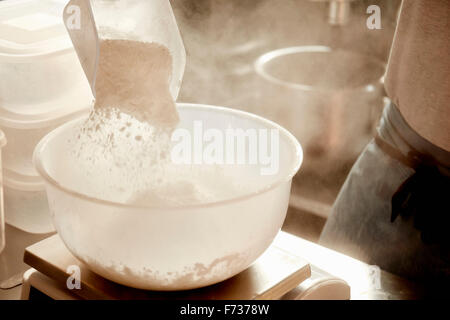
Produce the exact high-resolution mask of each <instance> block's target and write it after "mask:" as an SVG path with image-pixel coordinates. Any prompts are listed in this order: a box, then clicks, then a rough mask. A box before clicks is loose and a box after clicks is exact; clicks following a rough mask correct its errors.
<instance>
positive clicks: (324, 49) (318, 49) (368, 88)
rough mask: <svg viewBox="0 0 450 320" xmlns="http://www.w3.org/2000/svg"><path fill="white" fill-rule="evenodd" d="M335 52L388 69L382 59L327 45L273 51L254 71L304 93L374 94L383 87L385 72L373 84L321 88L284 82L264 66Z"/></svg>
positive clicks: (262, 58) (259, 59)
mask: <svg viewBox="0 0 450 320" xmlns="http://www.w3.org/2000/svg"><path fill="white" fill-rule="evenodd" d="M333 52H344V53H345V54H349V55H353V56H360V57H366V58H367V59H369V60H370V61H372V62H373V63H374V64H378V65H380V67H383V68H384V69H386V64H385V63H384V62H383V61H381V60H380V59H378V58H376V57H374V56H370V55H367V54H363V53H360V52H357V51H350V50H344V49H339V48H337V49H334V48H332V47H329V46H326V45H305V46H294V47H286V48H281V49H276V50H272V51H269V52H266V53H264V54H263V55H261V56H259V57H258V58H257V59H256V61H255V62H254V65H253V67H254V70H255V71H256V73H257V74H258V75H259V76H260V77H262V78H263V79H265V80H267V81H269V82H272V83H275V84H278V85H281V86H285V87H287V88H290V89H297V90H303V91H308V92H311V91H317V92H324V93H326V92H335V91H339V92H345V91H346V92H348V91H360V90H361V91H365V92H372V91H375V90H376V87H375V85H381V84H383V83H384V75H385V72H384V73H383V74H382V75H381V76H380V77H378V78H377V79H374V81H373V82H370V83H367V84H362V85H358V86H348V87H344V88H326V87H320V86H314V85H307V84H301V83H296V82H290V81H286V80H283V79H281V78H278V77H275V76H273V75H272V74H270V73H269V72H267V71H266V69H265V68H264V66H265V65H266V64H267V63H268V62H270V61H273V60H275V59H277V58H280V57H284V56H288V55H293V54H298V53H333Z"/></svg>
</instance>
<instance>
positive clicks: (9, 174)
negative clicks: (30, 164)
mask: <svg viewBox="0 0 450 320" xmlns="http://www.w3.org/2000/svg"><path fill="white" fill-rule="evenodd" d="M3 183H4V185H5V186H7V187H9V188H12V189H15V190H21V191H41V190H44V189H45V186H44V181H43V180H42V178H41V177H40V176H26V175H21V174H19V173H16V172H13V171H11V170H8V169H6V168H3Z"/></svg>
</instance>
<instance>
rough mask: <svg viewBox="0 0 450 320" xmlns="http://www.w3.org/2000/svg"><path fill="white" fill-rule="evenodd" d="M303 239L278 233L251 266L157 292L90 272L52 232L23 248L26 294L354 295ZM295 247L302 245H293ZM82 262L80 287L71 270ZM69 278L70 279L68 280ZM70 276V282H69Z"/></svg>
mask: <svg viewBox="0 0 450 320" xmlns="http://www.w3.org/2000/svg"><path fill="white" fill-rule="evenodd" d="M295 241H304V240H302V239H300V238H297V237H295V236H292V235H290V234H287V233H285V232H280V233H279V235H278V236H277V237H276V239H275V240H274V242H273V243H272V245H271V246H270V247H269V248H268V249H267V250H266V252H265V253H264V254H263V255H262V256H261V257H259V258H258V260H256V261H255V262H254V263H253V264H252V265H251V266H250V267H249V268H248V269H246V270H245V271H243V272H241V273H240V274H238V275H236V276H234V277H233V278H230V279H228V280H226V281H223V282H221V283H218V284H215V285H212V286H209V287H205V288H201V289H195V290H189V291H178V292H154V291H146V290H139V289H134V288H130V287H126V286H123V285H120V284H117V283H114V282H112V281H109V280H107V279H105V278H102V277H101V276H99V275H97V274H95V273H93V272H92V271H90V270H89V269H88V268H87V267H86V266H85V265H84V264H83V263H82V262H80V261H79V260H77V259H76V258H75V257H74V256H73V255H72V254H71V253H70V252H69V251H68V249H67V248H66V247H65V245H64V244H63V242H62V240H61V239H60V238H59V236H58V235H53V236H51V237H49V238H47V239H44V240H42V241H41V242H38V243H36V244H34V245H31V246H30V247H28V248H27V249H26V250H25V255H24V261H25V263H27V264H28V265H29V266H31V267H32V268H31V269H29V270H28V271H26V272H25V274H24V279H23V287H22V299H24V300H28V299H30V300H33V299H41V298H46V299H48V298H50V299H57V300H59V299H64V300H66V299H68V300H78V299H95V300H105V299H107V300H116V299H121V300H128V299H139V300H146V299H150V300H161V299H182V300H191V299H200V300H205V299H206V300H209V299H212V300H278V299H287V300H295V299H297V300H311V299H314V300H315V299H336V300H338V299H339V300H346V299H350V287H349V285H348V284H347V283H346V282H345V281H344V280H341V279H339V278H337V277H334V276H332V275H330V274H328V273H326V272H324V271H322V270H319V269H317V268H311V265H310V264H309V263H308V262H307V261H306V260H305V259H304V258H302V257H301V246H296V243H295ZM295 247H297V248H298V250H293V248H295ZM74 266H77V267H79V271H80V272H79V275H80V277H79V280H80V282H79V284H80V286H79V288H78V289H77V286H75V287H74V286H73V285H72V286H70V287H72V288H73V289H69V287H68V285H67V283H68V282H69V283H72V284H73V283H74V282H73V277H72V278H70V277H71V276H72V272H70V271H71V270H73V268H74ZM69 278H70V279H69ZM68 279H69V281H68Z"/></svg>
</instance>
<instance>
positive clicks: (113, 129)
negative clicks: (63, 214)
mask: <svg viewBox="0 0 450 320" xmlns="http://www.w3.org/2000/svg"><path fill="white" fill-rule="evenodd" d="M171 66H172V58H171V55H170V53H169V50H168V49H167V48H166V47H164V46H162V45H159V44H155V43H144V42H138V41H131V40H101V42H100V60H99V66H98V73H97V79H96V85H95V91H96V102H95V105H94V110H93V111H92V112H91V114H90V116H89V118H88V119H87V120H86V121H85V122H84V123H83V125H82V126H81V127H80V128H79V130H78V133H77V137H76V138H75V139H73V141H75V144H74V146H73V148H72V154H73V155H74V156H75V157H76V162H77V165H76V166H74V167H75V168H74V169H73V170H76V174H77V175H79V176H81V177H83V181H85V182H86V183H85V184H84V185H83V186H78V187H77V188H78V190H76V191H78V192H81V193H84V194H87V195H89V196H91V197H95V198H99V199H104V200H109V201H115V202H121V203H126V204H133V205H143V206H146V205H150V206H166V205H169V206H184V205H189V204H200V203H210V202H215V201H219V200H224V199H227V198H231V197H234V196H237V195H238V194H239V193H240V190H244V189H243V187H242V186H241V185H240V184H239V183H238V182H236V179H232V178H231V177H229V176H228V175H227V174H226V171H225V170H224V169H223V167H221V166H218V165H198V166H191V165H176V164H174V163H172V161H171V158H170V151H171V139H170V137H171V133H172V132H173V130H174V129H175V128H176V126H177V124H178V121H179V116H178V112H177V110H176V107H175V102H174V101H173V99H172V96H171V94H170V91H169V83H170V76H171ZM218 181H220V183H217V182H218Z"/></svg>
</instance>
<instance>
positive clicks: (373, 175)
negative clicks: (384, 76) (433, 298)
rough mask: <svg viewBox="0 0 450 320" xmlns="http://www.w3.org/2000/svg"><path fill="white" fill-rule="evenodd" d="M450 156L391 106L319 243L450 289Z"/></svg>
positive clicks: (345, 185) (349, 177)
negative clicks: (421, 135)
mask: <svg viewBox="0 0 450 320" xmlns="http://www.w3.org/2000/svg"><path fill="white" fill-rule="evenodd" d="M449 239H450V152H447V151H445V150H442V149H440V148H438V147H436V146H434V145H433V144H431V143H430V142H428V141H427V140H425V139H423V138H422V137H420V136H419V135H418V134H417V133H415V132H414V131H413V130H412V129H411V128H410V127H409V125H408V124H407V123H406V121H405V120H404V119H403V117H402V116H401V114H400V112H399V111H398V109H397V107H396V106H395V105H393V104H391V105H389V106H388V107H386V109H385V110H384V113H383V117H382V119H381V122H380V126H379V128H378V136H377V137H376V138H375V139H374V140H373V141H372V142H371V143H369V145H368V146H367V147H366V149H365V150H364V152H363V153H362V154H361V156H360V157H359V158H358V160H357V162H356V163H355V165H354V166H353V168H352V170H351V172H350V174H349V176H348V177H347V180H346V182H345V183H344V185H343V187H342V189H341V191H340V193H339V195H338V197H337V199H336V202H335V204H334V206H333V209H332V213H331V215H330V217H329V218H328V220H327V223H326V225H325V228H324V230H323V231H322V235H321V237H320V241H319V243H320V244H321V245H324V246H326V247H329V248H332V249H334V250H337V251H340V252H342V253H344V254H347V255H350V256H352V257H354V258H357V259H359V260H362V261H364V262H366V263H368V264H372V265H377V266H379V267H380V268H381V269H384V270H386V271H388V272H391V273H394V274H398V275H400V276H403V277H407V278H411V279H414V280H420V281H439V282H440V283H444V282H445V283H447V284H450V249H449Z"/></svg>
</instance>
